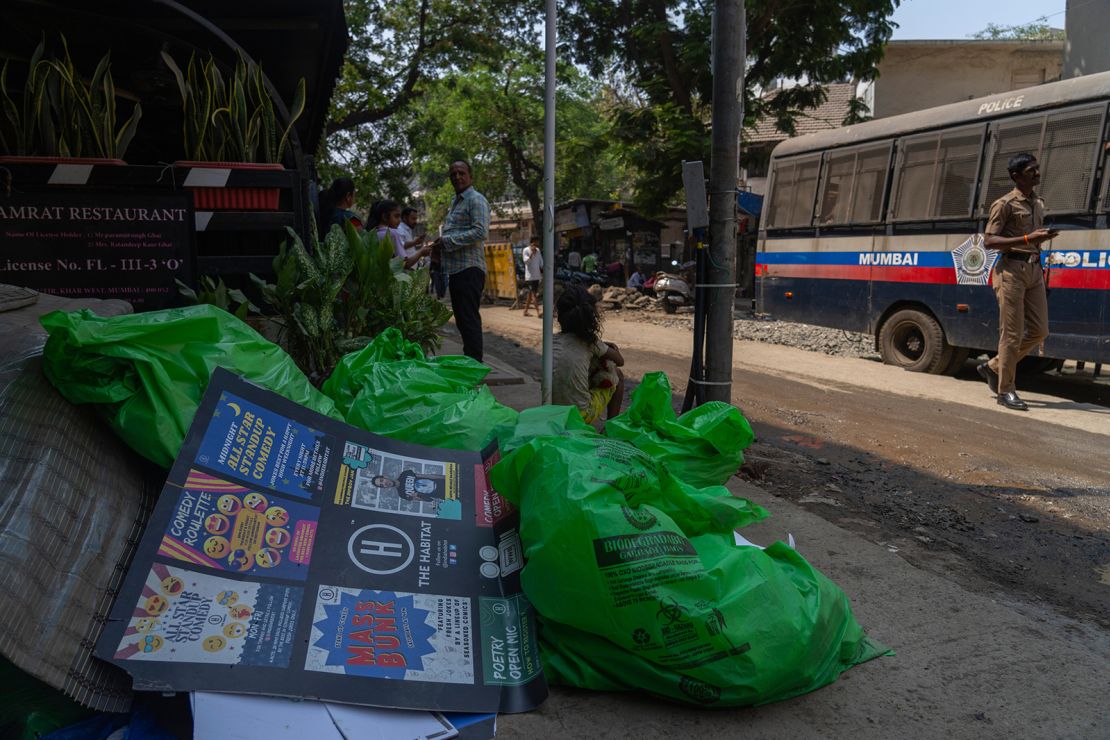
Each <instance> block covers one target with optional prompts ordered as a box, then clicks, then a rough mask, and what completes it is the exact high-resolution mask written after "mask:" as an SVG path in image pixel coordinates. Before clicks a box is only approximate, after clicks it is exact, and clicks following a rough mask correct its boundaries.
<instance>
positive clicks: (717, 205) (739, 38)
mask: <svg viewBox="0 0 1110 740" xmlns="http://www.w3.org/2000/svg"><path fill="white" fill-rule="evenodd" d="M549 2H550V0H549ZM746 36H747V28H746V22H745V18H744V0H716V2H715V3H714V5H713V153H712V157H711V160H710V163H709V259H708V264H707V269H706V271H705V274H706V276H705V284H704V285H703V286H702V287H703V288H704V290H705V294H706V296H707V297H708V317H707V321H706V340H705V378H706V379H705V381H704V389H705V393H704V394H703V395H702V398H704V399H705V400H710V401H726V402H729V401H731V400H732V311H733V304H734V303H735V298H734V296H735V294H736V186H737V182H738V180H739V176H740V127H741V124H742V122H743V118H744V103H743V101H744V98H743V95H744V58H745V37H746Z"/></svg>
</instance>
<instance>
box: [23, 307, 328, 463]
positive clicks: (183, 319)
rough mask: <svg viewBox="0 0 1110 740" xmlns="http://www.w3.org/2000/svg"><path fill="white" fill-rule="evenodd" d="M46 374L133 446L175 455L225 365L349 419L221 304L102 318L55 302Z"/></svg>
mask: <svg viewBox="0 0 1110 740" xmlns="http://www.w3.org/2000/svg"><path fill="white" fill-rule="evenodd" d="M40 322H41V323H42V325H43V327H45V329H46V331H47V332H48V333H49V335H50V337H49V339H47V341H46V346H45V347H44V348H43V369H44V371H45V372H46V377H47V379H49V380H50V382H51V383H52V384H53V385H54V387H55V388H57V389H58V390H59V391H60V392H61V394H62V395H63V396H65V398H66V399H67V400H68V401H69V402H70V403H75V404H83V403H87V404H94V405H95V406H96V407H97V408H98V410H99V411H100V412H101V414H102V415H103V416H104V418H105V420H106V421H107V422H108V425H109V426H111V428H112V429H113V430H114V431H115V432H116V434H118V435H119V436H120V437H121V438H122V439H123V441H124V442H125V443H127V445H128V446H129V447H131V449H133V450H135V451H136V452H138V453H139V454H140V455H142V456H143V457H145V458H147V459H148V460H151V461H153V462H155V463H157V464H158V465H161V466H162V467H164V468H168V467H170V466H171V465H173V461H174V458H176V457H177V453H178V451H179V450H180V449H181V443H182V442H183V441H184V439H185V433H186V432H188V431H189V425H190V424H192V422H193V417H194V416H196V413H197V407H198V406H199V404H200V399H201V396H203V395H204V391H205V389H206V388H207V387H208V382H209V380H210V379H211V378H212V372H213V370H215V369H216V367H223V368H225V369H227V370H230V371H231V372H233V373H235V374H237V375H241V376H242V377H244V378H246V379H247V380H249V381H251V382H253V383H257V384H258V385H260V386H262V387H264V388H268V389H269V390H272V391H274V392H275V393H278V394H280V395H282V396H284V397H286V398H288V399H289V400H290V401H294V402H296V403H299V404H300V405H302V406H306V407H308V408H310V409H312V410H313V411H318V412H320V413H321V414H325V415H327V416H331V417H333V418H336V419H342V418H343V417H342V415H341V414H340V413H339V412H338V411H336V408H335V404H334V403H333V402H332V400H331V399H330V398H328V397H327V396H325V395H324V394H323V393H321V392H320V391H318V390H317V389H316V388H315V387H313V385H312V384H311V383H310V382H309V381H308V378H306V377H305V375H304V373H302V372H301V371H300V369H299V368H298V367H297V366H296V364H294V362H293V359H292V358H291V357H289V355H287V354H286V353H285V352H284V351H283V350H282V349H281V348H280V347H278V346H277V345H275V344H273V343H272V342H268V341H266V340H265V339H263V338H262V336H261V335H259V334H258V332H256V331H255V330H254V329H252V328H250V327H249V326H247V325H246V324H245V323H243V322H242V321H240V320H239V319H237V318H235V317H234V316H232V315H231V314H229V313H228V312H227V311H224V310H222V309H219V308H216V307H215V306H209V305H200V306H190V307H188V308H175V309H168V310H165V311H151V312H149V313H136V314H128V315H125V316H113V317H111V318H103V317H100V316H97V315H96V314H94V313H93V312H92V311H89V310H88V309H85V310H83V311H73V312H65V311H53V312H51V313H48V314H46V315H45V316H43V317H42V318H41V319H40Z"/></svg>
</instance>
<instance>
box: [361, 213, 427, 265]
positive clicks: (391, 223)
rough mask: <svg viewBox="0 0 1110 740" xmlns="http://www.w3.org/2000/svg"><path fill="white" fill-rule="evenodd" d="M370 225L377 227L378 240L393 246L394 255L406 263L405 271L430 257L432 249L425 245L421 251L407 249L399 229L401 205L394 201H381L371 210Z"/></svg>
mask: <svg viewBox="0 0 1110 740" xmlns="http://www.w3.org/2000/svg"><path fill="white" fill-rule="evenodd" d="M370 223H372V224H374V225H375V226H376V227H377V232H378V238H379V239H382V240H386V241H387V243H389V244H391V245H392V246H393V254H394V256H396V257H400V258H401V259H403V260H404V261H405V269H406V270H410V269H412V267H413V266H414V265H415V264H416V263H417V262H419V261H420V259H421V258H422V257H424V256H426V255H428V254H429V253H430V252H431V251H432V248H431V246H429V245H427V244H425V245H424V246H422V247H420V248H419V249H415V248H410V249H408V250H406V249H405V238H404V237H403V236H401V232H400V231H398V230H397V227H398V226H400V224H401V205H400V204H399V203H396V202H394V201H392V200H379V201H378V202H377V203H375V204H374V205H373V207H372V208H371V209H370Z"/></svg>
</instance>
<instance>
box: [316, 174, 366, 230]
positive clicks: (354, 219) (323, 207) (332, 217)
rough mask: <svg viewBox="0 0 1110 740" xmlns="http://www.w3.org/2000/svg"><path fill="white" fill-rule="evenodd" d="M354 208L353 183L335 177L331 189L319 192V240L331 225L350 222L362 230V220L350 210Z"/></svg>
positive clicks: (348, 179)
mask: <svg viewBox="0 0 1110 740" xmlns="http://www.w3.org/2000/svg"><path fill="white" fill-rule="evenodd" d="M354 206H355V183H354V181H353V180H351V178H349V177H337V178H335V179H334V180H332V181H331V187H329V188H325V189H324V190H321V191H320V220H319V221H318V223H319V225H320V238H321V239H323V238H324V237H325V236H326V235H327V233H328V232H329V231H331V227H332V226H333V225H336V224H338V225H340V226H342V225H343V224H344V223H346V222H350V224H351V225H352V226H354V227H355V228H356V229H358V230H360V231H361V230H362V219H360V218H359V217H358V216H357V215H355V212H354V211H352V210H351V209H352V208H354Z"/></svg>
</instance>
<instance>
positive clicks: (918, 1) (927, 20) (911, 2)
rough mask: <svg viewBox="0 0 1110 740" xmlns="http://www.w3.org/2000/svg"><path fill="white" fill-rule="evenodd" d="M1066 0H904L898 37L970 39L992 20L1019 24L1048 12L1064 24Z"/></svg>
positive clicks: (1055, 21)
mask: <svg viewBox="0 0 1110 740" xmlns="http://www.w3.org/2000/svg"><path fill="white" fill-rule="evenodd" d="M1065 4H1066V0H1002V1H1001V2H1000V1H999V0H902V4H901V5H900V6H899V7H898V10H896V11H894V17H893V20H894V22H895V23H897V24H898V26H899V27H898V28H896V29H894V38H895V39H966V38H968V37H969V36H970V35H971V34H973V33H975V32H976V31H981V30H983V29H984V28H986V26H987V24H988V23H997V24H999V25H1003V26H1017V25H1021V24H1024V23H1030V22H1032V21H1035V20H1037V19H1038V18H1040V17H1041V16H1044V15H1047V16H1049V18H1048V24H1049V25H1050V26H1054V27H1056V28H1063V27H1064V6H1065Z"/></svg>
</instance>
